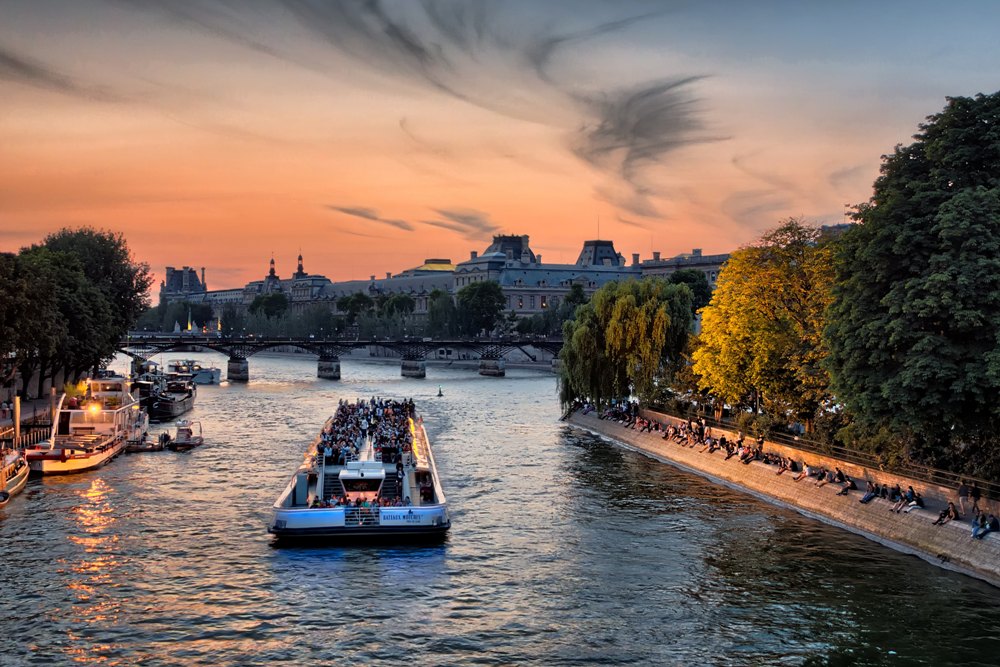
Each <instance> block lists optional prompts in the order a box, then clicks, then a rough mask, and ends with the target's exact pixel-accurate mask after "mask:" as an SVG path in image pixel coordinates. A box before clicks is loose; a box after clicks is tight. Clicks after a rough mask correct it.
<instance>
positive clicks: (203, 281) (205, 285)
mask: <svg viewBox="0 0 1000 667" xmlns="http://www.w3.org/2000/svg"><path fill="white" fill-rule="evenodd" d="M201 286H202V287H203V288H204V289H206V290H207V289H208V283H206V282H205V267H204V266H203V267H201Z"/></svg>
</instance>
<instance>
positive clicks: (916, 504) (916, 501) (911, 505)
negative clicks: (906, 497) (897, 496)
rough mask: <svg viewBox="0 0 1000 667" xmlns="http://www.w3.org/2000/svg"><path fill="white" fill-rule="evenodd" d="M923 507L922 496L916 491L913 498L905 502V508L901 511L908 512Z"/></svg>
mask: <svg viewBox="0 0 1000 667" xmlns="http://www.w3.org/2000/svg"><path fill="white" fill-rule="evenodd" d="M925 507H926V505H924V497H923V496H922V495H920V494H919V493H917V494H915V495H914V496H913V500H911V501H910V502H908V503H907V504H906V509H904V510H903V511H904V512H906V513H907V514H909V513H910V512H912V511H913V510H922V509H924V508H925Z"/></svg>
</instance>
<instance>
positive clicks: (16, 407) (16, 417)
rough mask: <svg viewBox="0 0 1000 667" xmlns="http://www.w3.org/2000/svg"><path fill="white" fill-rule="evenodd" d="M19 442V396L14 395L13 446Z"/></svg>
mask: <svg viewBox="0 0 1000 667" xmlns="http://www.w3.org/2000/svg"><path fill="white" fill-rule="evenodd" d="M20 443H21V397H20V396H15V397H14V446H15V447H19V446H20Z"/></svg>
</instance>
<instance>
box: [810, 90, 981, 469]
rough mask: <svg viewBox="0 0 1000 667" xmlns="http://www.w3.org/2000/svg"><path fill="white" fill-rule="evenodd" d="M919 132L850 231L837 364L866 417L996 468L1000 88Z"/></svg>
mask: <svg viewBox="0 0 1000 667" xmlns="http://www.w3.org/2000/svg"><path fill="white" fill-rule="evenodd" d="M914 139H915V141H914V143H912V144H910V145H908V146H897V147H896V149H895V151H894V153H893V154H892V155H889V156H884V157H883V163H882V168H881V174H880V176H879V178H878V179H877V180H876V181H875V188H874V194H873V196H872V198H871V200H870V201H869V202H867V203H866V204H863V205H861V206H859V207H858V209H857V215H856V217H857V219H858V221H859V222H860V224H858V225H855V226H854V227H853V228H852V229H850V230H849V231H848V232H847V233H846V234H844V236H843V240H842V243H841V248H840V251H839V252H838V253H837V256H836V265H835V266H836V281H837V282H836V287H835V289H834V300H833V305H832V307H831V309H830V317H829V320H830V321H829V325H828V327H827V330H826V339H827V342H828V345H829V349H830V357H829V361H828V367H829V369H830V371H831V374H832V379H833V386H834V389H835V391H836V394H837V396H838V398H839V399H840V400H841V401H842V402H844V403H845V404H846V405H847V407H848V408H849V410H850V412H851V414H852V415H853V416H854V418H855V419H856V420H857V422H858V425H859V426H862V427H865V428H866V429H867V431H869V432H872V431H874V430H876V429H877V428H878V427H879V426H881V425H887V426H889V427H891V428H892V429H893V430H894V431H895V433H896V436H897V446H898V447H903V448H905V450H906V453H907V455H908V456H910V457H911V458H915V459H917V460H919V461H922V462H924V463H928V464H932V465H941V466H947V467H951V468H953V469H963V468H964V469H966V470H969V471H979V472H980V473H981V474H989V475H992V476H993V477H998V476H1000V436H998V433H1000V429H998V427H1000V338H998V333H997V332H998V331H1000V93H997V94H993V95H978V96H976V97H975V98H967V97H959V98H949V100H948V104H947V106H946V107H945V109H944V110H943V111H942V112H941V113H939V114H936V115H933V116H930V117H928V119H927V121H926V122H925V123H923V124H921V125H920V131H919V133H918V134H916V135H915V136H914ZM861 442H862V443H863V440H862V441H861Z"/></svg>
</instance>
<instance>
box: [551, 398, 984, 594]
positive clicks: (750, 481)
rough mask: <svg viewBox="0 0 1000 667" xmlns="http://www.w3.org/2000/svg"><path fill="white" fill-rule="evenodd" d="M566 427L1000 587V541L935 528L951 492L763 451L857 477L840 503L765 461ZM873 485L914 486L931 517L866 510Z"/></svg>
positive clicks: (829, 487) (656, 436)
mask: <svg viewBox="0 0 1000 667" xmlns="http://www.w3.org/2000/svg"><path fill="white" fill-rule="evenodd" d="M645 416H646V417H647V418H652V419H655V420H656V421H659V422H660V423H671V422H674V421H677V420H675V419H674V418H672V417H668V416H667V415H662V414H660V413H652V412H648V411H646V413H645ZM566 421H567V423H569V424H571V425H573V426H576V427H578V428H582V429H584V430H587V431H590V432H592V433H595V434H597V435H600V436H604V437H606V438H609V439H612V440H614V441H616V442H618V443H620V444H622V445H624V446H625V447H627V448H629V449H632V450H634V451H638V452H640V453H643V454H646V455H648V456H650V457H652V458H654V459H656V460H658V461H662V462H664V463H670V464H672V465H674V466H676V467H678V468H681V469H682V470H686V471H688V472H692V473H695V474H698V475H701V476H703V477H707V478H708V479H710V480H712V481H714V482H716V483H721V484H724V485H726V486H728V487H730V488H735V489H738V490H741V491H745V492H747V493H750V494H751V495H754V496H756V497H758V498H760V499H762V500H765V501H768V502H771V503H774V504H777V505H781V506H783V507H787V508H790V509H794V510H796V511H798V512H800V513H801V514H804V515H806V516H808V517H811V518H813V519H818V520H820V521H823V522H825V523H828V524H831V525H834V526H837V527H839V528H843V529H845V530H849V531H851V532H853V533H856V534H858V535H862V536H864V537H867V538H868V539H871V540H874V541H876V542H879V543H881V544H884V545H886V546H888V547H891V548H893V549H896V550H898V551H902V552H904V553H908V554H913V555H915V556H919V557H920V558H923V559H924V560H926V561H928V562H930V563H933V564H935V565H938V566H940V567H943V568H946V569H949V570H954V571H957V572H961V573H963V574H967V575H970V576H973V577H976V578H978V579H982V580H984V581H987V582H989V583H991V584H993V585H994V586H1000V533H990V534H988V535H987V536H986V537H985V538H984V539H982V540H975V539H972V537H971V532H972V531H971V525H970V521H969V520H968V519H969V518H970V517H966V518H964V519H963V520H961V521H951V522H949V523H947V524H945V525H943V526H935V525H932V522H933V521H934V520H935V519H937V517H938V512H939V511H940V509H941V508H942V507H943V506H944V505H945V503H946V502H947V500H948V499H952V497H953V496H954V495H955V492H954V491H953V490H946V489H941V488H940V487H930V486H928V485H926V484H924V483H919V482H917V481H916V480H909V479H907V478H904V477H900V476H898V475H891V474H889V473H885V472H882V471H878V470H868V469H865V468H862V467H860V466H856V465H852V464H848V463H844V462H840V461H838V460H836V459H833V458H830V457H819V456H816V455H813V454H812V453H806V452H802V451H798V450H793V449H792V448H790V447H782V446H781V445H777V444H773V443H765V451H777V452H782V453H784V455H786V456H790V457H791V458H792V459H794V460H796V461H798V462H802V461H803V460H805V461H807V462H808V463H809V464H810V465H814V466H829V467H833V466H837V467H839V468H840V469H841V470H843V471H844V472H845V473H847V474H848V475H851V477H852V478H854V480H855V482H856V483H858V486H859V487H860V490H858V491H851V492H850V493H848V494H847V495H846V496H838V495H837V492H838V491H840V490H841V485H839V484H826V485H824V486H822V487H817V486H816V484H815V478H812V477H807V478H805V479H803V480H801V481H799V482H795V481H793V480H794V478H795V477H796V476H797V473H793V472H785V473H784V474H782V475H778V474H776V473H777V467H776V466H772V465H766V464H764V463H761V462H760V461H754V462H752V463H750V464H749V465H743V464H742V463H740V461H739V460H738V459H737V458H736V457H733V458H731V459H729V460H728V461H727V460H725V459H726V453H725V451H716V452H714V453H712V454H709V453H708V452H707V451H705V452H704V453H703V452H701V449H702V446H701V445H696V446H695V447H694V448H689V447H687V446H681V445H680V444H678V443H677V442H675V441H673V440H669V441H668V440H664V439H663V434H662V433H661V432H656V431H654V432H652V433H649V432H647V433H640V432H639V430H638V429H635V430H633V429H628V428H625V427H624V426H622V425H621V424H619V423H617V422H614V421H608V420H602V419H598V417H597V413H596V412H591V413H589V414H587V415H584V414H582V413H580V412H575V413H573V414H572V415H570V416H569V417H568V418H567V420H566ZM713 435H715V436H718V435H721V432H719V431H718V429H713ZM728 437H729V435H728V433H727V438H728ZM867 479H871V480H873V481H879V482H883V481H885V482H890V483H892V484H895V483H897V482H898V483H899V484H900V486H902V488H903V489H904V490H905V489H906V487H907V486H908V485H912V486H913V488H914V489H915V490H917V491H919V492H920V493H921V494H923V495H924V496H925V501H928V502H927V509H923V510H920V509H915V510H913V511H911V512H909V513H906V512H901V513H899V514H897V513H895V512H890V511H889V508H890V507H891V504H890V503H889V502H888V501H887V500H881V499H876V500H873V501H872V502H870V503H868V504H866V505H863V504H861V503H860V502H858V501H859V500H860V499H861V497H862V495H863V494H864V487H865V483H866V480H867ZM981 504H983V503H981ZM956 505H957V503H956Z"/></svg>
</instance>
